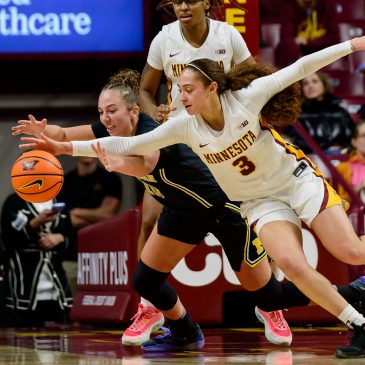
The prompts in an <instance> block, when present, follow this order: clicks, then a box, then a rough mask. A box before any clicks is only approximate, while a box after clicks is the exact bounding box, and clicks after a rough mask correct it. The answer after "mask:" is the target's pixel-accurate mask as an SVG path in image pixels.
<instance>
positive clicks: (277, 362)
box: [0, 326, 365, 365]
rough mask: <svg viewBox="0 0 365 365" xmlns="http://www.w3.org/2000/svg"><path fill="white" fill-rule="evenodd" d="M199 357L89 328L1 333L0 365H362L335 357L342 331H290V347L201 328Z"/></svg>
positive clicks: (245, 333) (259, 336) (247, 333)
mask: <svg viewBox="0 0 365 365" xmlns="http://www.w3.org/2000/svg"><path fill="white" fill-rule="evenodd" d="M203 331H204V334H205V340H206V344H205V347H204V348H203V350H202V351H199V352H184V353H166V354H161V353H154V354H151V353H145V352H143V351H142V350H141V349H140V348H133V347H127V346H123V345H122V343H121V341H120V338H121V336H122V334H123V331H122V330H116V329H100V328H97V329H96V328H92V327H82V326H78V327H75V326H74V327H71V326H64V327H55V326H52V327H48V328H46V329H42V330H39V329H27V328H22V329H11V328H3V329H0V365H5V364H6V365H8V364H9V365H36V364H37V365H39V364H41V365H46V364H47V365H48V364H50V365H51V364H52V365H117V364H122V365H150V364H175V365H178V364H181V365H182V364H197V365H201V364H212V365H215V364H217V365H218V364H219V365H221V364H227V365H228V364H265V365H291V364H311V365H312V364H313V365H322V364H323V365H328V364H337V365H340V364H343V365H352V364H353V365H355V364H356V365H361V364H364V365H365V358H364V359H352V360H342V359H336V358H335V357H334V351H335V349H336V348H337V347H339V346H342V345H344V344H346V343H347V342H348V336H349V333H348V332H347V330H346V329H345V328H340V327H322V328H293V329H292V331H293V335H294V337H293V343H292V345H291V346H290V347H281V346H275V345H272V344H270V343H268V342H267V341H266V339H265V336H264V332H263V330H262V329H261V328H242V329H239V328H234V329H233V328H232V329H228V328H205V329H204V328H203Z"/></svg>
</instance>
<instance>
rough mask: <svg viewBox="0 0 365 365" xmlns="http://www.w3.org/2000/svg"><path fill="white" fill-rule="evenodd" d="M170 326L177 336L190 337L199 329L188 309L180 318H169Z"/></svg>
mask: <svg viewBox="0 0 365 365" xmlns="http://www.w3.org/2000/svg"><path fill="white" fill-rule="evenodd" d="M169 327H170V330H171V332H172V334H173V335H175V336H177V337H190V336H192V335H194V334H195V332H196V329H197V326H196V324H195V323H194V322H193V320H192V319H191V317H190V316H189V313H187V312H186V311H185V313H184V314H183V315H182V316H181V317H180V318H179V319H175V320H172V319H169Z"/></svg>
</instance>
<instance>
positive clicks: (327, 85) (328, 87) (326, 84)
mask: <svg viewBox="0 0 365 365" xmlns="http://www.w3.org/2000/svg"><path fill="white" fill-rule="evenodd" d="M314 74H316V75H318V77H319V79H320V80H321V82H322V84H323V89H324V93H323V95H325V94H330V93H332V84H331V82H330V76H329V75H328V74H326V73H324V72H320V71H317V72H314ZM303 81H304V79H303V80H300V86H301V93H302V98H303V100H307V99H306V97H305V96H304V93H303Z"/></svg>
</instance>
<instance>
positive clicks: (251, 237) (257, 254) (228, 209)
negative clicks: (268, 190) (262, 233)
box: [157, 203, 266, 271]
mask: <svg viewBox="0 0 365 365" xmlns="http://www.w3.org/2000/svg"><path fill="white" fill-rule="evenodd" d="M157 232H158V234H160V235H162V236H165V237H169V238H172V239H175V240H178V241H181V242H184V243H188V244H192V245H198V244H199V243H200V242H202V241H203V240H204V237H205V236H206V235H207V234H208V233H209V232H210V233H212V234H214V236H215V237H216V238H217V239H218V240H219V242H220V243H221V245H222V247H223V249H224V252H225V254H226V255H227V258H228V260H229V263H230V264H231V267H232V269H233V270H234V271H240V268H241V264H242V262H245V263H246V264H247V265H249V266H251V267H253V266H256V265H257V264H258V263H259V262H260V261H261V260H262V259H263V258H264V257H265V256H266V251H265V250H264V248H263V247H262V245H261V242H260V240H259V239H258V238H257V236H256V234H255V232H254V231H253V230H252V229H251V228H250V226H249V225H248V222H247V220H246V219H243V218H242V217H241V214H240V212H239V208H238V207H236V206H234V205H233V204H231V203H227V204H226V205H225V206H224V207H222V208H220V209H215V208H212V209H207V210H206V212H205V211H204V210H202V211H199V212H197V213H191V212H189V213H187V212H181V211H176V210H173V209H170V208H166V207H164V208H163V210H162V212H161V214H160V217H159V219H158V221H157Z"/></svg>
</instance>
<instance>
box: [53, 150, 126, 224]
mask: <svg viewBox="0 0 365 365" xmlns="http://www.w3.org/2000/svg"><path fill="white" fill-rule="evenodd" d="M60 199H62V200H63V201H64V202H65V203H66V207H67V208H68V209H69V210H70V215H71V222H72V226H73V227H74V229H75V230H79V229H80V228H82V227H86V226H88V225H89V224H92V223H96V222H99V221H101V220H103V219H106V218H110V217H112V216H113V215H115V214H116V213H118V211H119V208H120V206H121V201H122V183H121V180H120V178H119V176H118V175H117V174H115V173H109V172H107V171H106V170H105V169H104V168H103V167H101V166H99V165H98V160H97V159H96V158H92V157H80V158H78V159H77V166H76V169H74V170H72V171H70V172H69V173H68V174H66V175H65V182H64V184H63V187H62V190H61V193H60Z"/></svg>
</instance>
